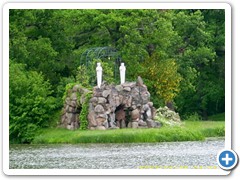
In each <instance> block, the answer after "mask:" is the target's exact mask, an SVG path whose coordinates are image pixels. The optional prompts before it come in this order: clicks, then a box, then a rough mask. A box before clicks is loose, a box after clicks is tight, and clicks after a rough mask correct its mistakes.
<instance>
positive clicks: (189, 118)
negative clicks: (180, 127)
mask: <svg viewBox="0 0 240 180" xmlns="http://www.w3.org/2000/svg"><path fill="white" fill-rule="evenodd" d="M185 120H186V121H201V120H202V117H201V116H200V115H199V114H198V113H196V112H195V113H193V114H191V115H189V116H187V118H186V119H185Z"/></svg>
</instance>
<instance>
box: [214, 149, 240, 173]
mask: <svg viewBox="0 0 240 180" xmlns="http://www.w3.org/2000/svg"><path fill="white" fill-rule="evenodd" d="M217 162H218V166H219V167H220V168H222V169H224V170H231V169H233V168H234V167H235V166H236V165H237V162H238V156H237V154H236V153H235V152H234V151H233V150H223V151H220V152H219V153H218V155H217Z"/></svg>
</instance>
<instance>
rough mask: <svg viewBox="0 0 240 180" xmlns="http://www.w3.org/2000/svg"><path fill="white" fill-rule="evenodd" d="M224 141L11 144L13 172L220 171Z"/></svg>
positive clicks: (11, 166) (10, 161)
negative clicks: (106, 170) (38, 170)
mask: <svg viewBox="0 0 240 180" xmlns="http://www.w3.org/2000/svg"><path fill="white" fill-rule="evenodd" d="M223 148H224V140H221V139H218V140H216V139H215V140H207V141H203V142H199V141H198V142H166V143H130V144H77V145H69V144H58V145H11V146H10V154H9V156H10V160H9V163H10V168H12V169H52V168H55V169H56V168H59V169H62V168H63V169H83V168H86V169H115V168H124V169H135V168H136V169H137V168H177V169H179V168H204V169H206V168H218V166H217V162H216V156H217V153H218V152H219V151H220V150H221V149H223Z"/></svg>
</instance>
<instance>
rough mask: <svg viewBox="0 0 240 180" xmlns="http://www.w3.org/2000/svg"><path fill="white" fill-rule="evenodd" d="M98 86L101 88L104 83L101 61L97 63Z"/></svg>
mask: <svg viewBox="0 0 240 180" xmlns="http://www.w3.org/2000/svg"><path fill="white" fill-rule="evenodd" d="M96 71H97V86H98V87H99V88H100V87H101V84H102V66H101V63H97V67H96Z"/></svg>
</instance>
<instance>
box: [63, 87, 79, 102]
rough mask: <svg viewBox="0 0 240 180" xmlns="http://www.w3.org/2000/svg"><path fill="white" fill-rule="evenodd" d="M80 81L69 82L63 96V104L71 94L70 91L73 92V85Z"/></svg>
mask: <svg viewBox="0 0 240 180" xmlns="http://www.w3.org/2000/svg"><path fill="white" fill-rule="evenodd" d="M77 84H78V83H68V84H67V85H66V87H65V91H64V94H63V97H62V101H63V104H64V103H65V100H66V98H67V96H69V93H71V89H72V88H73V86H75V85H77Z"/></svg>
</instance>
